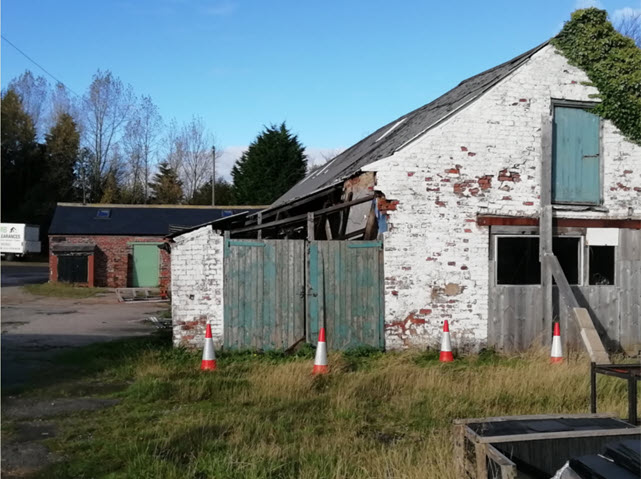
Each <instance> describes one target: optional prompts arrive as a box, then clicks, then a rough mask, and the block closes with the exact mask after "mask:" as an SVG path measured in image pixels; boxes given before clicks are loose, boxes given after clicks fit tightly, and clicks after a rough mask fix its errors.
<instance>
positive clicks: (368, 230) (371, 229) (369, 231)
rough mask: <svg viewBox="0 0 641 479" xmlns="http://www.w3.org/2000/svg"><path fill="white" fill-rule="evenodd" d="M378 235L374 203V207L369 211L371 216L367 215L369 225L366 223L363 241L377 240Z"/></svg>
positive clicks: (373, 205)
mask: <svg viewBox="0 0 641 479" xmlns="http://www.w3.org/2000/svg"><path fill="white" fill-rule="evenodd" d="M377 233H378V222H377V221H376V205H375V204H374V202H372V206H371V208H370V209H369V214H368V215H367V223H365V233H364V234H363V239H366V240H371V239H374V238H376V234H377Z"/></svg>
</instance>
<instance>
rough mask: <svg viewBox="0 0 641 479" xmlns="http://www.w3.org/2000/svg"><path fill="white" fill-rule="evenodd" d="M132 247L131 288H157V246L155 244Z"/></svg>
mask: <svg viewBox="0 0 641 479" xmlns="http://www.w3.org/2000/svg"><path fill="white" fill-rule="evenodd" d="M133 247H134V264H133V271H132V282H133V286H134V287H135V288H150V287H155V286H158V260H159V254H158V253H159V249H158V246H157V245H156V244H134V245H133Z"/></svg>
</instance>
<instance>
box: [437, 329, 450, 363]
mask: <svg viewBox="0 0 641 479" xmlns="http://www.w3.org/2000/svg"><path fill="white" fill-rule="evenodd" d="M438 360H439V361H440V362H442V363H449V362H451V361H454V355H453V354H452V341H450V325H449V323H448V322H447V319H446V320H445V322H444V323H443V337H442V338H441V354H439V356H438Z"/></svg>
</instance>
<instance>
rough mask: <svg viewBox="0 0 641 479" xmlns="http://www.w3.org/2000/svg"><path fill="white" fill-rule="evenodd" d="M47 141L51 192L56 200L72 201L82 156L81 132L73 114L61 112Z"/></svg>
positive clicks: (48, 177) (48, 134) (46, 136)
mask: <svg viewBox="0 0 641 479" xmlns="http://www.w3.org/2000/svg"><path fill="white" fill-rule="evenodd" d="M45 142H46V143H45V144H46V148H45V151H46V156H47V173H48V174H47V180H48V184H49V191H50V194H52V195H53V199H54V202H56V201H71V200H73V199H74V198H75V197H76V195H75V194H74V184H75V170H76V166H77V163H78V159H79V156H80V133H79V132H78V128H77V126H76V122H75V121H74V119H73V118H72V117H71V115H69V114H68V113H61V114H60V116H59V117H58V120H57V122H56V124H55V125H54V126H53V127H52V128H51V130H49V133H47V134H46V135H45Z"/></svg>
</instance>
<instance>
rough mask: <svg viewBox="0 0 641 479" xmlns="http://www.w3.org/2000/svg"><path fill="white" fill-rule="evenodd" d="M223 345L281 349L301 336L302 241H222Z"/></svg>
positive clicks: (303, 317) (303, 308)
mask: <svg viewBox="0 0 641 479" xmlns="http://www.w3.org/2000/svg"><path fill="white" fill-rule="evenodd" d="M224 269H225V288H224V311H225V312H224V315H225V326H224V338H223V344H224V347H225V348H226V349H234V350H243V349H252V350H273V349H286V348H288V347H290V346H292V345H293V344H294V343H296V342H297V341H299V340H300V339H302V338H304V336H305V300H304V295H303V294H302V291H303V290H302V288H303V287H304V284H305V242H304V241H303V240H263V241H249V240H243V241H237V240H227V242H226V244H225V263H224Z"/></svg>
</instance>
